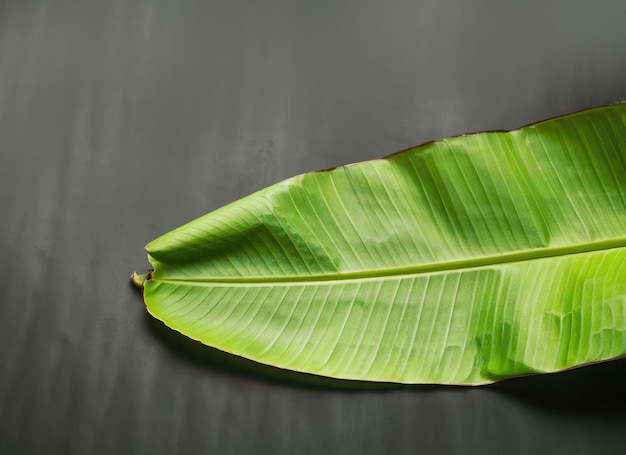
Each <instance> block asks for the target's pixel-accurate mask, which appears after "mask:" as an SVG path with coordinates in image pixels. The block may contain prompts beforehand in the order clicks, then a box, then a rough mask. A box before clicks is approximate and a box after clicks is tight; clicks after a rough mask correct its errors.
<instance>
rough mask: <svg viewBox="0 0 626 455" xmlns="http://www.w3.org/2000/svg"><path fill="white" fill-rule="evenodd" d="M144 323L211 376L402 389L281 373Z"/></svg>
mask: <svg viewBox="0 0 626 455" xmlns="http://www.w3.org/2000/svg"><path fill="white" fill-rule="evenodd" d="M145 323H146V325H147V327H148V330H149V332H150V334H151V335H152V336H153V337H154V338H156V339H157V340H158V341H159V342H161V343H162V344H163V345H164V346H165V347H166V348H167V349H168V351H170V352H172V353H173V354H174V355H176V356H177V357H179V358H181V359H184V360H185V361H187V362H189V363H191V364H193V365H195V366H198V367H201V368H206V369H208V370H211V371H214V372H221V373H227V374H236V375H239V376H245V377H249V378H254V379H259V380H262V381H265V382H271V383H275V384H276V383H277V384H282V385H288V386H293V387H307V388H327V389H341V390H344V391H345V390H348V391H349V390H354V391H358V390H370V391H371V390H393V389H397V388H398V387H402V385H400V384H393V383H377V382H366V381H350V380H344V379H334V378H328V377H324V376H316V375H313V374H308V373H300V372H297V371H291V370H284V369H281V368H277V367H273V366H269V365H264V364H261V363H258V362H255V361H252V360H249V359H246V358H243V357H239V356H236V355H233V354H229V353H227V352H223V351H220V350H219V349H215V348H212V347H210V346H206V345H204V344H202V343H200V342H198V341H195V340H192V339H191V338H188V337H186V336H184V335H182V334H181V333H179V332H177V331H175V330H172V329H170V328H169V327H167V326H166V325H165V324H163V323H162V322H161V321H159V320H157V319H155V318H153V317H152V316H150V315H149V314H146V317H145ZM413 387H415V386H413ZM419 387H420V388H421V389H423V390H426V389H433V388H434V387H432V386H419Z"/></svg>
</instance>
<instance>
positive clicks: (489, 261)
mask: <svg viewBox="0 0 626 455" xmlns="http://www.w3.org/2000/svg"><path fill="white" fill-rule="evenodd" d="M620 248H626V237H620V238H615V239H607V240H601V241H597V242H588V243H584V244H576V245H567V246H562V247H552V248H535V249H532V250H522V251H517V252H514V253H506V254H501V255H497V256H485V257H474V258H468V259H460V260H455V261H447V262H437V263H429V264H421V265H414V266H407V267H393V268H386V269H374V270H360V271H356V272H343V273H328V274H320V275H297V276H294V275H291V276H279V275H277V276H260V277H230V278H229V277H219V278H189V279H187V278H185V279H176V278H174V279H172V278H165V279H160V278H158V277H154V276H152V278H151V280H153V281H159V282H163V283H179V284H181V283H186V284H189V285H196V286H205V285H214V286H217V285H220V284H222V285H237V284H239V285H254V284H261V285H262V284H267V283H276V284H281V283H284V284H297V283H301V284H319V283H326V282H336V281H361V280H376V279H379V278H391V277H399V276H411V275H422V274H428V273H437V272H448V271H454V270H464V269H476V268H482V267H490V266H493V265H501V264H510V263H515V262H524V261H532V260H541V259H550V258H555V257H560V256H569V255H575V254H584V253H593V252H599V251H604V250H612V249H620Z"/></svg>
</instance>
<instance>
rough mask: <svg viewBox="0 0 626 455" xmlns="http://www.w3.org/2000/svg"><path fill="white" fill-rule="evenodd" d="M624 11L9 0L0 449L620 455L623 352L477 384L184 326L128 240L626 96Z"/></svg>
mask: <svg viewBox="0 0 626 455" xmlns="http://www.w3.org/2000/svg"><path fill="white" fill-rule="evenodd" d="M625 17H626V3H625V2H623V1H619V0H616V1H597V2H586V1H569V2H565V1H563V2H557V1H551V0H548V1H546V0H542V1H539V0H530V1H527V2H517V3H516V4H515V5H507V4H506V2H496V1H490V0H483V1H474V2H466V1H463V0H443V1H442V0H424V1H419V2H417V1H416V2H410V1H404V0H393V1H387V2H375V1H370V0H365V1H355V0H353V1H343V0H342V1H330V0H328V1H327V0H320V1H316V2H312V1H286V0H285V1H277V0H268V1H263V2H261V1H243V0H223V1H208V0H207V1H200V0H178V1H160V0H111V1H95V0H92V1H87V0H56V1H54V2H52V1H46V0H42V1H36V0H0V455H12V454H21V455H24V454H26V455H27V454H40V453H47V454H100V453H102V454H109V453H110V454H114V453H116V454H117V453H134V454H143V453H146V454H148V453H149V454H161V453H162V454H172V453H184V454H195V453H219V454H228V453H251V452H256V453H290V454H294V453H341V454H346V453H359V454H363V453H365V454H367V453H372V454H375V453H385V452H386V453H429V454H430V453H433V454H434V453H437V454H456V453H459V454H466V453H477V452H480V453H482V454H491V453H493V454H502V453H507V454H522V453H524V454H525V453H532V454H542V453H545V454H554V453H567V454H589V453H594V454H620V453H626V442H624V429H625V428H626V400H625V393H624V384H625V383H626V363H625V361H624V360H622V361H616V362H610V363H606V364H602V365H597V366H592V367H587V368H583V369H578V370H574V371H571V372H567V373H563V374H557V375H550V376H543V377H528V378H519V379H516V380H512V381H508V382H504V383H501V384H499V385H496V386H490V387H481V388H451V387H380V386H370V385H368V384H353V383H349V382H338V381H328V380H320V379H317V378H314V377H310V376H306V375H300V374H295V373H289V372H285V371H281V370H278V369H274V368H270V367H265V366H261V365H257V364H254V363H252V362H249V361H245V360H243V359H240V358H237V357H233V356H229V355H226V354H223V353H220V352H218V351H215V350H212V349H209V348H206V347H203V346H200V345H198V344H197V343H194V342H191V341H189V340H187V339H186V338H184V337H182V336H180V335H179V334H177V333H175V332H172V331H170V330H169V329H167V328H165V327H163V326H162V325H161V324H159V323H157V322H155V321H154V320H152V319H151V318H149V317H148V316H147V315H146V313H145V309H144V307H143V302H142V299H141V296H140V294H139V293H138V292H137V291H136V290H135V289H134V288H133V287H132V286H131V284H130V280H129V277H130V274H131V272H132V271H133V270H139V271H142V270H144V269H145V268H146V267H147V262H146V259H145V254H144V253H143V250H142V248H143V245H145V244H146V243H147V242H148V241H150V240H152V239H153V238H155V237H157V236H158V235H160V234H162V233H165V232H167V231H169V230H171V229H173V228H175V227H177V226H179V225H181V224H183V223H184V222H186V221H188V220H190V219H192V218H195V217H197V216H199V215H202V214H204V213H206V212H208V211H210V210H212V209H215V208H217V207H219V206H221V205H223V204H225V203H228V202H230V201H232V200H234V199H237V198H239V197H242V196H245V195H247V194H249V193H250V192H252V191H255V190H257V189H260V188H262V187H265V186H267V185H269V184H271V183H274V182H276V181H279V180H282V179H284V178H287V177H290V176H292V175H295V174H298V173H302V172H306V171H312V170H317V169H322V168H327V167H331V166H336V165H340V164H345V163H349V162H353V161H360V160H365V159H370V158H376V157H382V156H385V155H388V154H391V153H393V152H396V151H398V150H401V149H404V148H407V147H409V146H412V145H416V144H419V143H421V142H424V141H428V140H432V139H437V138H442V137H447V136H451V135H456V134H461V133H468V132H473V131H480V130H494V129H511V128H516V127H519V126H521V125H524V124H527V123H530V122H533V121H538V120H541V119H543V118H546V117H551V116H555V115H559V114H564V113H567V112H571V111H575V110H580V109H583V108H588V107H592V106H597V105H602V104H607V103H610V102H613V101H617V100H623V99H626V59H624V51H625V49H626V27H624V18H625Z"/></svg>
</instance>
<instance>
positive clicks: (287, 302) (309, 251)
mask: <svg viewBox="0 0 626 455" xmlns="http://www.w3.org/2000/svg"><path fill="white" fill-rule="evenodd" d="M146 249H147V251H148V253H149V254H148V257H149V261H150V263H151V264H152V266H153V267H154V271H153V272H151V273H149V274H148V275H145V276H137V275H136V276H135V278H134V279H135V281H136V283H137V284H138V285H139V286H143V289H144V299H145V302H146V305H147V308H148V311H149V312H150V313H151V314H152V315H153V316H154V317H156V318H158V319H160V320H162V321H163V322H164V323H165V324H166V325H168V326H170V327H171V328H173V329H175V330H178V331H180V332H181V333H183V334H185V335H187V336H189V337H191V338H193V339H196V340H199V341H201V342H202V343H205V344H207V345H210V346H213V347H216V348H218V349H221V350H223V351H227V352H230V353H233V354H237V355H240V356H243V357H247V358H249V359H253V360H255V361H257V362H262V363H265V364H270V365H275V366H277V367H281V368H288V369H293V370H297V371H304V372H309V373H314V374H318V375H324V376H331V377H337V378H348V379H359V380H368V381H390V382H403V383H445V384H483V383H488V382H493V381H496V380H499V379H503V378H507V377H510V376H517V375H523V374H529V373H540V372H552V371H558V370H563V369H567V368H572V367H575V366H578V365H583V364H587V363H591V362H598V361H603V360H607V359H612V358H616V357H619V356H624V355H625V354H626V104H615V105H611V106H607V107H602V108H596V109H591V110H587V111H583V112H579V113H575V114H571V115H568V116H564V117H560V118H556V119H552V120H547V121H544V122H541V123H537V124H533V125H530V126H527V127H524V128H521V129H519V130H515V131H511V132H489V133H479V134H471V135H466V136H460V137H454V138H451V139H446V140H441V141H437V142H432V143H428V144H424V145H421V146H418V147H415V148H413V149H410V150H407V151H405V152H402V153H399V154H395V155H392V156H390V157H388V158H385V159H382V160H375V161H368V162H362V163H357V164H353V165H347V166H343V167H339V168H336V169H333V170H329V171H324V172H314V173H309V174H304V175H300V176H297V177H293V178H291V179H288V180H285V181H283V182H280V183H277V184H275V185H273V186H270V187H268V188H266V189H264V190H262V191H259V192H257V193H255V194H252V195H251V196H248V197H246V198H243V199H241V200H239V201H236V202H234V203H232V204H230V205H227V206H225V207H223V208H220V209H218V210H216V211H214V212H212V213H210V214H208V215H205V216H203V217H201V218H199V219H197V220H195V221H192V222H190V223H188V224H186V225H184V226H182V227H180V228H178V229H176V230H174V231H172V232H170V233H168V234H166V235H164V236H162V237H160V238H158V239H156V240H154V241H153V242H151V243H150V244H148V246H147V247H146Z"/></svg>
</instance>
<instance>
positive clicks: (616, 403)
mask: <svg viewBox="0 0 626 455" xmlns="http://www.w3.org/2000/svg"><path fill="white" fill-rule="evenodd" d="M625 384H626V359H619V360H612V361H608V362H603V363H598V364H595V365H587V366H584V367H579V368H574V369H571V370H567V371H562V372H559V373H549V374H538V375H531V376H523V377H519V378H512V379H507V380H504V381H502V382H498V383H495V384H492V385H490V386H489V388H491V389H492V390H494V391H496V392H498V393H503V394H506V395H507V396H509V397H511V398H513V399H516V400H520V401H524V402H525V403H527V404H529V405H532V406H533V407H538V408H541V409H542V410H546V409H549V410H551V411H553V412H562V413H567V414H576V413H590V412H598V413H603V414H606V413H611V414H618V413H619V414H623V415H626V387H625Z"/></svg>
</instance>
